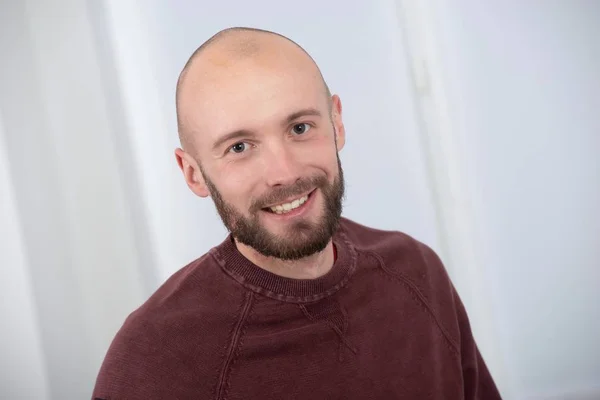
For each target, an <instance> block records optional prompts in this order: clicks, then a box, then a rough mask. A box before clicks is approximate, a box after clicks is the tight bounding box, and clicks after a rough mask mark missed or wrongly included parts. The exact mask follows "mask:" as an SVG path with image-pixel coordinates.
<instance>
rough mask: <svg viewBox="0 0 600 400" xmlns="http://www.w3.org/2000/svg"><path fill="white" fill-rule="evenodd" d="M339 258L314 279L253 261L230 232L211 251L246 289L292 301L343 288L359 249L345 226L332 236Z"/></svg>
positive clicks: (330, 292) (277, 298) (327, 293)
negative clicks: (286, 274)
mask: <svg viewBox="0 0 600 400" xmlns="http://www.w3.org/2000/svg"><path fill="white" fill-rule="evenodd" d="M333 244H334V245H335V247H336V250H337V260H336V261H335V262H334V263H333V266H332V267H331V269H330V270H329V272H327V273H326V274H325V275H323V276H320V277H318V278H315V279H294V278H287V277H283V276H280V275H277V274H274V273H272V272H269V271H267V270H265V269H263V268H260V267H259V266H257V265H255V264H253V263H252V262H251V261H250V260H248V259H247V258H246V257H244V256H243V255H242V254H241V253H240V252H239V251H238V249H237V247H236V246H235V243H234V241H233V238H232V236H231V234H230V235H229V236H228V237H227V239H226V240H225V241H223V243H221V244H220V245H219V246H217V247H215V248H213V249H212V250H211V251H210V253H211V254H212V255H213V257H214V258H215V259H216V260H217V262H218V263H219V265H220V266H221V268H222V269H223V271H224V272H225V273H226V274H228V275H229V276H231V277H232V278H233V279H235V280H236V281H238V282H239V283H240V284H242V285H243V286H244V287H246V288H247V289H250V290H252V291H254V292H256V293H260V294H262V295H263V296H267V297H270V298H273V299H276V300H280V301H285V302H290V303H309V302H313V301H317V300H320V299H322V298H324V297H327V296H330V295H331V294H333V293H335V292H337V291H338V290H339V289H340V288H342V287H343V286H344V285H345V284H346V282H347V281H348V279H349V278H350V276H351V275H352V273H353V272H354V270H355V268H356V250H355V249H354V246H353V245H352V243H351V242H350V241H349V240H348V238H347V237H346V235H345V234H344V233H343V232H342V229H341V228H340V229H338V231H337V232H336V233H335V234H334V236H333Z"/></svg>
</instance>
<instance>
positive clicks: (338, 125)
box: [331, 94, 346, 151]
mask: <svg viewBox="0 0 600 400" xmlns="http://www.w3.org/2000/svg"><path fill="white" fill-rule="evenodd" d="M331 120H332V121H333V126H334V128H335V138H336V141H337V150H338V151H340V150H342V148H343V147H344V144H345V143H346V128H344V122H343V121H342V101H341V100H340V97H339V96H338V95H337V94H334V95H333V96H331Z"/></svg>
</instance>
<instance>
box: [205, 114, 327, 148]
mask: <svg viewBox="0 0 600 400" xmlns="http://www.w3.org/2000/svg"><path fill="white" fill-rule="evenodd" d="M308 115H313V116H317V117H321V116H322V114H321V112H320V111H319V110H317V109H316V108H304V109H302V110H299V111H296V112H293V113H291V114H290V115H288V116H287V117H286V119H285V120H284V122H283V123H282V125H284V126H285V125H288V124H290V123H291V122H293V121H295V120H297V119H298V118H300V117H305V116H308ZM255 136H256V134H255V133H254V132H253V131H250V130H248V129H238V130H236V131H233V132H229V133H228V134H226V135H224V136H222V137H220V138H219V139H217V141H216V142H215V143H214V144H213V146H212V148H213V151H214V150H217V149H218V148H220V147H221V146H222V145H223V144H224V143H226V142H229V141H230V140H233V139H242V138H248V137H255Z"/></svg>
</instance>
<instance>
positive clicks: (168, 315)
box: [94, 253, 243, 399]
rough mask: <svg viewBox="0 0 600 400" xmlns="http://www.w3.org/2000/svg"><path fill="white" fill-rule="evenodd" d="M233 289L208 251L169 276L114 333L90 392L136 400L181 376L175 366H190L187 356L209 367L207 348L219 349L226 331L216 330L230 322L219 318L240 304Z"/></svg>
mask: <svg viewBox="0 0 600 400" xmlns="http://www.w3.org/2000/svg"><path fill="white" fill-rule="evenodd" d="M238 286H239V285H237V284H236V283H235V282H234V281H233V280H232V279H231V278H229V277H228V276H226V275H225V274H224V273H222V271H221V270H220V267H219V266H218V265H217V263H216V261H215V260H214V259H213V258H212V256H211V254H210V253H207V254H205V255H204V256H202V257H200V258H199V259H197V260H195V261H193V262H191V263H190V264H188V265H187V266H185V267H183V268H182V269H180V270H179V271H177V272H176V273H174V274H173V275H172V276H171V277H169V279H167V280H166V281H165V282H164V283H163V284H162V285H161V286H160V287H159V288H158V289H157V290H156V291H155V292H154V293H153V294H152V296H150V298H149V299H148V300H146V301H145V302H144V304H142V305H141V306H140V307H139V308H138V309H136V310H135V311H133V312H132V313H131V314H130V315H129V316H128V317H127V319H126V320H125V322H124V323H123V325H122V326H121V328H120V329H119V331H118V332H117V334H116V335H115V337H114V339H113V341H112V343H111V345H110V347H109V349H108V352H107V354H106V356H105V358H104V361H103V363H102V366H101V369H100V371H99V374H98V377H97V381H96V389H95V392H94V393H98V395H100V394H102V395H103V396H106V394H107V393H108V394H112V395H113V396H114V395H120V396H123V395H125V394H128V395H129V393H135V394H136V396H137V397H135V398H136V399H137V398H140V397H139V396H138V395H139V394H140V390H141V388H143V390H144V391H146V390H147V391H152V393H153V395H157V393H161V390H163V388H164V387H165V385H167V386H168V383H165V382H163V381H164V380H165V379H171V378H173V379H174V378H175V377H174V376H171V375H172V374H177V373H182V372H181V371H179V370H178V369H177V368H181V365H182V364H184V365H190V364H192V365H193V364H194V363H193V362H191V358H190V357H194V362H195V363H198V364H200V365H205V366H208V365H209V364H210V361H211V360H209V356H210V355H211V352H210V351H208V350H207V346H210V347H212V346H214V347H215V348H218V347H217V346H221V345H222V343H220V341H221V340H222V339H223V338H226V337H227V334H228V332H226V331H225V330H224V331H219V329H220V327H223V326H228V325H224V323H227V324H229V323H230V322H229V321H228V320H227V318H226V317H224V316H227V315H235V313H236V308H237V307H238V304H241V302H242V301H243V291H242V290H241V289H239V288H238ZM224 319H225V320H224ZM207 327H210V329H208V328H207ZM200 358H201V359H200ZM188 372H189V371H188ZM194 373H195V374H197V375H198V377H199V378H200V377H201V376H202V375H204V376H202V377H203V378H204V377H206V374H207V373H208V372H207V371H204V370H201V369H198V370H196V371H194ZM130 391H131V392H130Z"/></svg>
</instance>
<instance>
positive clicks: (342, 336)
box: [298, 304, 358, 354]
mask: <svg viewBox="0 0 600 400" xmlns="http://www.w3.org/2000/svg"><path fill="white" fill-rule="evenodd" d="M298 306H300V309H301V310H302V312H303V313H304V315H305V316H306V318H308V319H309V320H310V321H313V322H315V323H324V324H325V325H327V326H328V327H329V328H331V329H332V330H333V331H334V332H335V333H336V335H338V339H339V340H340V343H343V344H344V345H345V346H346V347H348V349H350V351H351V352H353V353H354V354H357V353H358V350H357V349H356V348H355V347H354V346H353V345H352V343H350V341H349V340H348V339H347V338H346V336H345V334H344V333H345V332H342V331H341V330H340V328H339V327H338V326H336V325H335V324H334V323H333V322H331V321H330V320H328V319H327V318H324V319H322V320H319V319H316V318H315V317H314V316H313V315H312V314H311V313H310V311H308V309H307V308H306V305H304V304H298Z"/></svg>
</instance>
